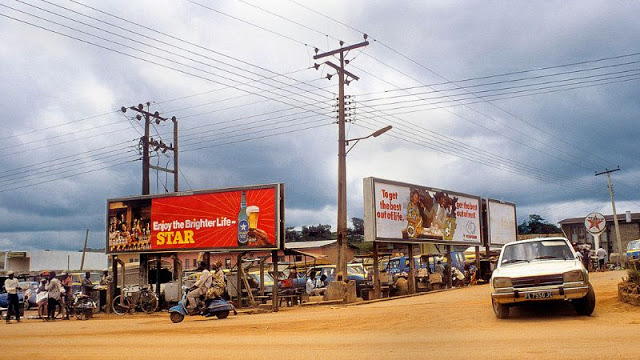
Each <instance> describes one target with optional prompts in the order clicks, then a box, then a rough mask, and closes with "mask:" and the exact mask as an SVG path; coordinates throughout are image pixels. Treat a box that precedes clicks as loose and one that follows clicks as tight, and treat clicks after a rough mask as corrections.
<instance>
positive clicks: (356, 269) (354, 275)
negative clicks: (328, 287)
mask: <svg viewBox="0 0 640 360" xmlns="http://www.w3.org/2000/svg"><path fill="white" fill-rule="evenodd" d="M312 271H315V273H316V279H320V277H321V276H322V275H326V276H327V280H326V282H327V283H329V282H331V281H334V280H335V278H336V265H316V266H312V267H310V268H309V269H308V270H307V272H306V273H301V274H298V276H297V278H295V279H293V285H294V286H295V288H296V289H298V291H300V290H302V289H304V288H305V284H306V283H307V278H309V276H310V275H309V274H311V272H312ZM347 280H354V281H355V282H356V294H358V296H359V295H360V290H361V289H363V288H365V287H366V286H367V275H366V271H365V270H364V267H363V266H362V264H360V263H356V264H347ZM302 291H304V290H302Z"/></svg>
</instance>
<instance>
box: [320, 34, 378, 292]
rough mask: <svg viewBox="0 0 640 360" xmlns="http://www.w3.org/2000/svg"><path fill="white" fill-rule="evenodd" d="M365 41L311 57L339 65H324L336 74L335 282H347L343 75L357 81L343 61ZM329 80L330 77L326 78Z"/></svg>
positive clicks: (342, 43)
mask: <svg viewBox="0 0 640 360" xmlns="http://www.w3.org/2000/svg"><path fill="white" fill-rule="evenodd" d="M364 38H365V41H363V42H361V43H358V44H355V45H351V46H346V47H342V46H343V45H344V42H342V41H340V48H339V49H335V50H331V51H328V52H325V53H321V54H318V49H316V55H315V56H314V57H313V58H314V59H315V60H317V59H321V58H324V57H327V56H332V55H339V58H340V65H335V64H333V63H332V62H331V61H325V64H326V65H328V66H330V67H332V68H333V69H335V70H336V71H337V72H338V80H339V81H338V221H337V225H338V231H337V232H338V264H337V274H336V280H337V281H347V261H346V253H347V153H346V139H345V134H346V132H345V111H344V85H345V83H347V84H348V80H345V75H347V76H348V77H350V78H352V79H354V80H358V79H359V78H358V77H357V76H356V75H354V74H352V73H350V72H349V71H347V70H345V69H344V66H345V64H348V63H349V62H348V61H347V60H345V58H344V56H345V53H346V52H348V51H349V50H354V49H358V48H361V47H364V46H367V45H369V42H368V41H366V39H367V36H366V35H365V37H364ZM319 67H320V65H318V64H315V68H316V69H318V68H319ZM327 77H328V78H331V77H330V76H327Z"/></svg>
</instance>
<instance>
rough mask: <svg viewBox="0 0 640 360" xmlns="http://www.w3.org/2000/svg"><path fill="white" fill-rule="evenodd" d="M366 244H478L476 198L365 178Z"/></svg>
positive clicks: (479, 203) (478, 222) (477, 203)
mask: <svg viewBox="0 0 640 360" xmlns="http://www.w3.org/2000/svg"><path fill="white" fill-rule="evenodd" d="M364 211H365V214H364V220H365V239H366V240H367V241H389V242H403V241H406V242H432V243H439V244H459V245H462V244H464V245H479V244H480V243H481V241H482V237H481V235H480V229H481V227H480V226H481V224H480V218H481V215H482V207H481V199H480V198H479V197H477V196H473V195H466V194H462V193H458V192H453V191H448V190H440V189H435V188H430V187H426V186H420V185H412V184H406V183H400V182H395V181H389V180H382V179H376V178H366V179H364Z"/></svg>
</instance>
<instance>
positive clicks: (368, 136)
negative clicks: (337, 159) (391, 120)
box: [344, 125, 393, 155]
mask: <svg viewBox="0 0 640 360" xmlns="http://www.w3.org/2000/svg"><path fill="white" fill-rule="evenodd" d="M391 128H393V126H391V125H387V126H385V127H383V128H382V129H379V130H376V131H374V132H373V133H371V134H369V135H367V136H364V137H359V138H353V139H347V140H345V141H344V144H345V146H349V141H354V140H355V143H353V145H351V147H350V148H349V150H347V152H345V155H346V154H348V153H349V151H351V149H353V147H354V146H356V144H357V143H358V141H360V140H364V139H368V138H370V137H378V136H380V135H382V134H384V133H386V132H387V131H389V130H391Z"/></svg>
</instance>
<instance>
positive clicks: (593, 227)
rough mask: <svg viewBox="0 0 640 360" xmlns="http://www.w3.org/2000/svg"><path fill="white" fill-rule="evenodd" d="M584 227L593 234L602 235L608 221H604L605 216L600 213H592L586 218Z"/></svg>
mask: <svg viewBox="0 0 640 360" xmlns="http://www.w3.org/2000/svg"><path fill="white" fill-rule="evenodd" d="M584 226H585V227H586V228H587V231H588V232H590V233H591V234H594V235H596V234H600V233H602V232H603V231H604V229H605V228H606V227H607V221H606V220H605V219H604V215H602V214H600V213H591V214H589V215H587V217H586V218H584Z"/></svg>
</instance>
